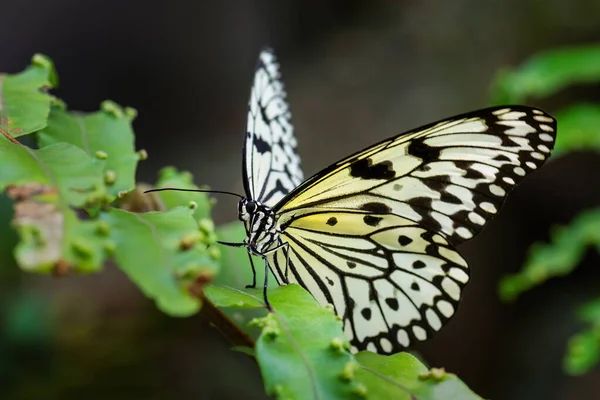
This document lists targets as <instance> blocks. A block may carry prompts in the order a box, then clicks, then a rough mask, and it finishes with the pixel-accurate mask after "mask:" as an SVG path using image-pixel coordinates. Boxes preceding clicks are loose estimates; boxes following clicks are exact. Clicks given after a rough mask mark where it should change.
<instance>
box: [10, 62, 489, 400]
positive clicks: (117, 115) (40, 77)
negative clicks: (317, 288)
mask: <svg viewBox="0 0 600 400" xmlns="http://www.w3.org/2000/svg"><path fill="white" fill-rule="evenodd" d="M57 83H58V78H57V75H56V72H55V70H54V66H53V64H52V62H51V61H50V60H49V59H48V58H46V57H44V56H41V55H36V56H34V58H33V63H32V65H31V67H29V68H28V69H26V70H25V71H24V72H22V73H20V74H14V75H4V76H2V77H0V104H2V105H3V107H4V108H2V109H1V110H0V112H1V113H2V114H1V115H0V116H1V117H2V118H1V121H0V122H1V123H2V126H1V129H0V130H1V133H2V136H1V137H0V159H1V160H2V168H0V189H1V190H3V191H5V192H6V194H7V195H8V197H9V198H10V199H12V200H13V208H14V215H13V219H12V225H13V227H14V228H15V230H16V232H17V234H18V243H17V244H16V245H15V249H14V256H15V259H16V262H17V264H18V265H19V266H20V267H21V269H22V270H24V271H27V272H31V273H39V274H50V273H52V274H54V275H55V276H65V275H68V274H72V273H98V272H101V271H102V269H103V268H104V267H105V266H106V265H107V263H114V264H115V265H116V266H117V267H118V268H120V269H121V270H122V271H123V272H124V273H125V274H126V275H127V276H128V277H129V278H130V279H131V281H132V282H134V283H135V284H136V285H137V286H138V287H139V288H140V289H141V291H142V292H143V293H144V294H145V295H146V296H147V297H149V298H151V299H153V300H154V301H155V302H156V305H157V307H158V308H159V309H161V310H162V311H163V312H165V313H167V314H169V315H171V316H178V317H181V316H189V315H192V314H194V313H196V312H198V311H201V312H204V313H206V315H210V316H211V322H212V323H213V324H215V325H218V326H219V327H220V328H224V329H222V331H223V332H233V334H232V335H231V337H230V339H232V340H234V341H236V340H237V339H236V338H239V340H237V342H238V343H236V344H237V345H238V346H237V347H236V349H237V350H239V351H244V352H245V353H247V354H249V355H251V356H253V357H254V358H255V360H256V361H257V363H258V366H259V367H260V369H261V372H262V375H263V379H264V384H265V389H266V392H267V393H268V394H270V395H274V396H276V397H279V398H298V399H302V398H314V397H318V398H322V399H326V398H364V397H367V396H368V397H369V398H390V396H392V397H393V398H398V399H403V398H406V399H409V398H419V399H447V398H461V399H478V398H479V397H478V396H476V395H475V394H473V393H472V392H471V391H470V390H469V389H468V388H467V387H466V385H464V384H463V383H462V382H461V381H460V380H459V379H458V378H457V377H456V376H454V375H452V374H447V373H445V372H444V371H443V370H440V369H432V370H428V369H427V367H425V366H424V365H423V364H422V363H421V362H419V361H417V360H416V359H415V358H414V357H412V356H410V355H409V354H407V353H400V354H397V355H395V356H391V357H382V356H376V355H374V354H370V353H366V352H363V353H359V354H357V355H353V354H351V353H350V351H349V350H348V349H349V346H348V343H347V340H346V339H345V337H344V334H343V330H342V323H341V321H340V319H339V318H338V317H337V316H335V315H334V313H333V312H332V311H331V310H330V309H327V308H322V307H319V306H318V305H317V304H316V302H315V301H314V299H313V298H312V297H311V296H310V295H309V294H308V293H307V292H306V291H304V289H302V288H300V287H299V286H296V285H289V286H285V287H275V285H271V287H270V292H269V299H270V302H271V304H272V306H273V312H272V313H267V311H266V308H265V307H264V303H263V294H262V290H261V289H246V288H245V286H246V285H247V284H249V283H251V282H252V272H251V268H250V266H249V265H248V264H249V262H248V256H247V253H246V251H245V250H244V249H239V248H238V249H236V248H226V249H225V250H224V251H223V253H222V254H221V251H220V250H219V248H218V247H217V246H216V245H214V244H215V242H216V239H217V237H219V238H221V239H223V240H228V241H240V240H243V238H244V231H243V227H242V225H241V224H232V225H225V226H222V227H219V228H218V229H215V227H214V224H213V222H212V220H211V217H210V211H211V208H212V205H213V201H212V200H211V199H209V198H208V197H207V196H206V194H204V193H189V192H168V191H163V192H156V193H150V194H143V192H144V190H146V189H148V188H150V186H148V185H145V184H140V183H136V180H135V170H136V167H137V163H138V161H140V160H143V159H145V158H146V153H145V152H144V151H143V150H142V151H139V152H136V151H135V145H134V133H133V129H132V127H131V123H132V121H133V119H134V118H135V115H136V113H135V111H134V110H133V109H130V108H125V109H123V108H121V107H120V106H119V105H117V104H115V103H114V102H111V101H105V102H104V103H102V105H101V107H100V110H99V111H97V112H94V113H87V114H86V113H80V112H76V111H71V110H68V109H67V107H66V105H65V104H64V103H63V102H62V101H60V100H59V99H56V98H54V97H53V96H51V95H49V94H48V93H47V90H48V89H51V88H54V87H56V85H57ZM26 135H29V137H30V138H31V139H32V140H31V141H30V142H31V143H34V146H33V147H28V146H26V145H24V144H23V143H21V142H20V141H19V140H17V138H20V137H23V136H26ZM28 143H29V142H28ZM154 186H155V187H159V188H164V187H179V188H197V186H195V185H194V183H193V179H192V177H191V175H190V174H189V173H186V172H179V171H177V170H176V169H174V168H172V167H169V168H165V169H163V171H162V172H161V174H160V177H159V179H158V181H157V182H156V184H155V185H154ZM256 265H257V266H258V268H257V269H258V271H257V272H258V274H257V275H258V278H257V280H258V281H259V282H261V281H262V279H263V278H264V275H262V274H264V269H263V268H262V266H263V265H264V263H262V262H261V261H260V260H257V263H256ZM271 279H272V278H271ZM273 281H274V280H273ZM242 288H243V289H242ZM22 305H23V308H22V309H21V308H16V309H15V310H13V311H14V312H12V313H11V314H10V315H9V316H8V320H9V322H10V323H11V326H12V328H13V331H12V332H13V335H19V332H20V331H22V330H23V328H22V327H23V326H28V325H32V324H33V325H35V324H37V325H35V326H39V327H40V330H41V329H43V325H44V324H45V323H46V322H45V321H44V320H43V319H42V318H39V317H38V315H39V310H40V308H39V307H40V305H39V304H38V305H36V306H35V307H32V306H30V305H28V304H27V303H25V302H23V303H22ZM36 307H38V308H36ZM216 307H219V309H220V310H217V308H216ZM36 310H38V311H36ZM211 310H213V311H215V310H217V311H215V312H213V313H210V311H211ZM227 329H229V331H228V330H227ZM249 346H252V347H253V348H249ZM453 396H455V397H453Z"/></svg>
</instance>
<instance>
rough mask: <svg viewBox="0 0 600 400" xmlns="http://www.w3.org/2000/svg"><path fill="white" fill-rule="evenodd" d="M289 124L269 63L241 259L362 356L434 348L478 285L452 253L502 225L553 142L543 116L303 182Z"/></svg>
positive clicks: (471, 122) (490, 111)
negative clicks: (337, 321)
mask: <svg viewBox="0 0 600 400" xmlns="http://www.w3.org/2000/svg"><path fill="white" fill-rule="evenodd" d="M290 118H291V116H290V110H289V106H288V104H287V103H286V101H285V91H284V87H283V84H282V82H281V77H280V73H279V65H278V63H277V60H276V58H275V55H274V54H273V52H272V51H271V50H270V49H265V50H263V51H262V52H261V53H260V56H259V60H258V65H257V68H256V72H255V76H254V84H253V87H252V90H251V94H250V103H249V107H248V126H247V129H246V138H245V142H244V153H243V158H244V160H243V174H244V188H245V192H246V196H245V197H243V198H242V199H241V201H240V202H239V218H240V220H242V221H243V222H244V224H245V228H246V232H247V238H246V240H245V241H244V243H242V244H239V245H240V246H244V247H246V248H247V250H248V254H252V255H258V256H261V257H262V258H263V259H264V261H265V263H266V266H267V267H268V268H270V270H271V271H272V273H273V275H274V276H275V278H276V280H277V282H278V283H279V284H287V283H297V284H299V285H301V286H302V287H304V288H305V289H306V290H308V291H309V292H310V293H311V294H312V296H313V297H314V298H315V299H316V300H317V301H318V302H319V303H320V304H321V305H323V306H324V305H327V304H331V305H333V307H334V309H335V312H336V313H337V315H338V316H339V317H340V318H342V320H343V322H344V331H345V334H346V336H347V337H348V339H349V341H350V344H351V346H352V349H353V350H354V351H356V350H364V349H366V350H371V351H374V352H378V353H394V352H397V351H400V350H402V349H404V348H406V347H408V346H409V345H410V344H411V343H414V342H416V341H421V340H425V339H427V338H429V337H430V336H431V335H432V334H433V333H434V332H436V331H438V330H439V329H440V328H441V327H442V326H443V325H444V323H445V322H446V321H448V319H449V318H450V317H452V315H453V314H454V313H455V311H456V309H457V305H458V301H459V300H460V296H461V292H462V290H463V288H464V287H465V285H466V284H467V282H468V280H469V268H468V265H467V263H466V261H465V260H464V259H463V258H462V257H461V256H460V254H459V253H458V252H457V251H456V249H455V246H457V245H459V244H461V243H463V242H464V241H467V240H469V239H471V238H472V237H474V236H475V235H477V233H479V232H480V231H481V229H482V228H483V227H484V226H485V224H486V223H487V222H488V221H489V220H490V219H491V218H492V217H494V216H495V215H496V214H497V213H498V211H499V209H500V207H501V205H502V203H503V201H504V199H505V198H506V196H507V194H508V193H509V192H510V191H511V190H513V189H514V187H515V186H516V185H517V184H518V183H520V182H521V180H522V179H523V178H524V177H525V176H526V175H527V174H528V173H530V172H532V171H534V170H536V169H538V168H539V167H540V166H541V165H542V164H543V163H544V161H545V160H546V159H547V158H548V157H549V156H550V152H551V150H552V149H553V147H554V141H555V137H556V121H555V120H554V118H552V117H551V116H550V115H548V114H546V113H545V112H544V111H542V110H539V109H537V108H532V107H525V106H502V107H492V108H487V109H483V110H479V111H474V112H470V113H467V114H462V115H458V116H455V117H452V118H449V119H446V120H443V121H440V122H435V123H432V124H429V125H426V126H423V127H421V128H418V129H415V130H412V131H409V132H406V133H402V134H400V135H397V136H394V137H392V138H389V139H387V140H384V141H382V142H380V143H377V144H375V145H373V146H371V147H369V148H367V149H365V150H362V151H360V152H358V153H355V154H353V155H351V156H348V157H346V158H344V159H343V160H341V161H338V162H336V163H335V164H332V165H330V166H329V167H327V168H325V169H324V170H322V171H321V172H318V173H317V174H315V175H313V176H312V177H310V178H308V179H306V180H304V177H303V173H302V169H301V167H300V158H299V157H298V155H297V154H296V138H295V137H294V130H293V127H292V124H291V121H290ZM250 259H251V261H252V258H251V257H250ZM252 268H253V269H254V266H252ZM265 272H266V271H265ZM268 275H269V274H268V273H265V288H266V283H267V282H266V281H267V277H268ZM254 284H256V275H255V282H254ZM265 300H266V292H265ZM267 305H268V303H267Z"/></svg>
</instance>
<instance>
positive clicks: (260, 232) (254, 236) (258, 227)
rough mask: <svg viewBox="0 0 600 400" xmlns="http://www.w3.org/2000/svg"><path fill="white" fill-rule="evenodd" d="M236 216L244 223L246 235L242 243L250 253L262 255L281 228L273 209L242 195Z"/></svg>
mask: <svg viewBox="0 0 600 400" xmlns="http://www.w3.org/2000/svg"><path fill="white" fill-rule="evenodd" d="M238 218H239V220H240V221H242V222H243V223H244V225H245V228H246V232H247V237H246V240H245V241H244V245H245V246H246V248H247V249H248V251H249V252H250V253H252V254H254V255H257V256H264V255H265V253H266V252H267V251H269V249H270V248H271V247H274V246H275V245H276V243H277V240H278V239H279V235H280V233H281V230H280V229H279V226H278V224H277V215H276V214H275V212H274V211H273V209H271V208H270V207H268V206H266V205H264V204H261V203H260V202H258V201H255V200H252V199H248V198H245V197H244V198H242V199H241V200H240V202H239V204H238Z"/></svg>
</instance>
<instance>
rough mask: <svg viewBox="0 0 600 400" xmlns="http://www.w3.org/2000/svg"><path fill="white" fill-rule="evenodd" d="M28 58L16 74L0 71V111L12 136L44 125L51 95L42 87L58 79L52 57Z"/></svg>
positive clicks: (26, 132) (20, 134) (52, 84)
mask: <svg viewBox="0 0 600 400" xmlns="http://www.w3.org/2000/svg"><path fill="white" fill-rule="evenodd" d="M31 62H32V64H31V65H30V66H29V67H28V68H27V69H26V70H25V71H23V72H21V73H19V74H15V75H5V76H2V75H0V111H2V112H3V114H4V116H5V117H6V118H7V120H8V129H9V132H10V134H11V135H12V136H14V137H19V136H23V135H27V134H29V133H31V132H36V131H39V130H40V129H42V128H44V127H45V126H46V123H47V120H48V113H49V112H50V103H51V102H52V100H53V98H52V96H50V95H48V94H46V93H45V92H44V90H45V89H50V88H53V87H56V85H57V83H58V77H57V75H56V71H55V70H54V64H53V63H52V60H50V59H49V58H47V57H45V56H43V55H41V54H36V55H34V56H33V58H32V60H31ZM2 108H3V109H2Z"/></svg>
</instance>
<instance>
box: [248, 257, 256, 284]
mask: <svg viewBox="0 0 600 400" xmlns="http://www.w3.org/2000/svg"><path fill="white" fill-rule="evenodd" d="M248 259H249V260H250V265H251V266H252V285H246V289H254V288H255V287H256V268H254V261H252V255H251V254H250V252H248Z"/></svg>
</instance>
